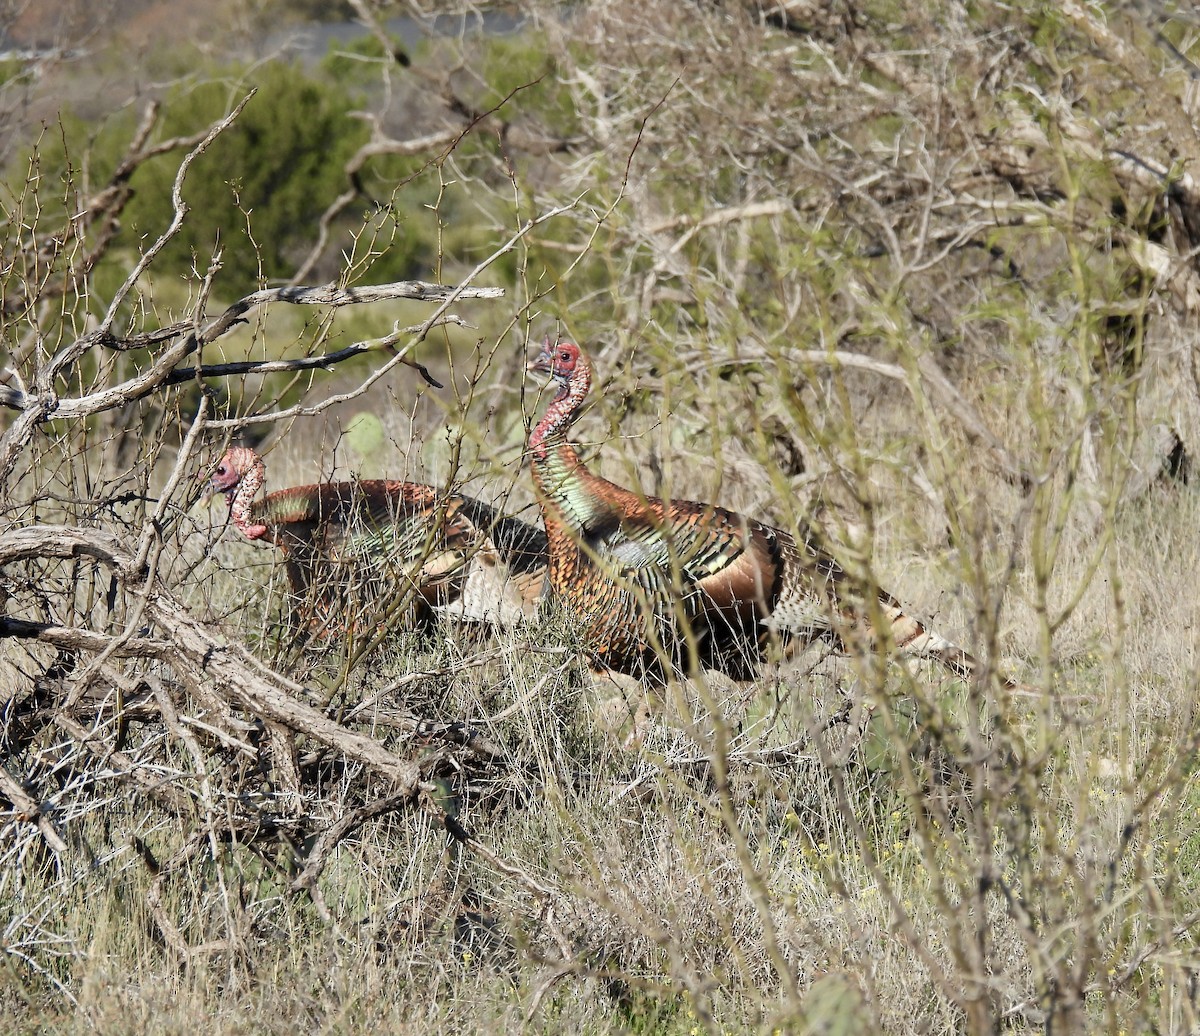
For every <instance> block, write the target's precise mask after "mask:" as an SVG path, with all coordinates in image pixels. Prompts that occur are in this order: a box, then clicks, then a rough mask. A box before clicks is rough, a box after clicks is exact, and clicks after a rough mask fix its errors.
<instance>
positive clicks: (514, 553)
mask: <svg viewBox="0 0 1200 1036" xmlns="http://www.w3.org/2000/svg"><path fill="white" fill-rule="evenodd" d="M265 478H266V467H265V465H264V464H263V460H262V458H261V457H260V456H259V455H258V454H257V453H256V452H255V451H254V450H252V449H250V448H249V447H245V446H235V447H233V448H231V449H229V450H227V451H226V452H225V455H224V456H223V457H222V458H221V460H220V462H219V463H218V464H217V467H216V470H215V471H214V472H213V475H212V477H211V479H210V486H211V488H212V490H213V492H216V493H222V494H224V496H225V498H226V500H227V502H228V504H229V516H230V518H231V519H232V521H233V524H234V525H235V526H237V528H238V529H239V530H240V531H241V533H242V535H244V536H245V537H246V538H247V539H251V540H266V541H268V542H271V543H273V544H275V546H277V547H279V548H280V550H282V551H283V555H284V560H285V563H286V568H287V577H288V582H289V584H290V585H291V593H292V599H293V602H292V603H293V609H292V610H293V614H294V615H295V616H296V617H297V618H298V619H303V620H305V621H306V622H307V624H308V625H309V627H310V628H312V629H320V628H321V627H322V626H324V627H327V628H328V629H330V630H331V631H338V630H340V629H344V628H345V627H346V618H347V617H346V616H345V615H342V616H341V617H339V614H338V613H339V612H343V611H344V610H345V609H346V608H347V607H349V608H355V607H363V606H367V608H368V611H367V612H365V613H364V614H376V615H378V618H379V619H385V618H386V614H379V605H381V604H383V605H385V606H386V604H387V603H388V602H389V600H390V601H395V600H396V599H398V598H400V597H402V596H403V594H404V592H405V591H406V590H407V589H411V590H412V591H413V593H414V595H415V599H416V601H417V602H418V608H419V609H431V610H434V611H437V612H440V613H443V614H447V615H451V616H454V617H456V618H459V619H465V620H474V621H481V622H489V623H492V624H495V625H500V626H511V625H514V624H515V623H517V622H519V621H520V620H521V619H522V618H527V617H529V616H531V615H532V614H533V613H534V611H535V610H536V608H537V603H538V601H539V600H540V598H541V592H542V583H543V579H544V576H545V571H546V537H545V535H544V534H543V533H542V532H541V530H540V529H535V528H533V527H532V526H530V525H527V524H526V523H525V522H522V521H519V520H518V519H516V518H508V517H503V516H501V515H500V514H499V513H498V512H497V511H496V510H495V509H494V508H492V507H490V506H488V505H487V504H485V503H483V502H481V501H479V500H476V499H474V498H472V497H469V496H462V495H458V494H452V495H449V496H447V495H444V494H442V493H441V492H439V490H437V489H435V488H434V487H433V486H426V485H421V484H420V483H416V482H397V481H392V480H362V481H355V482H322V483H318V484H316V485H308V486H293V487H291V488H290V489H281V490H278V491H276V492H274V493H268V494H267V496H266V497H264V498H263V499H261V500H256V499H255V497H256V495H257V494H258V491H259V490H260V489H261V488H262V485H263V482H264V480H265ZM422 559H423V560H422ZM371 607H374V608H375V611H374V612H371V611H370V610H369V609H370V608H371ZM384 612H386V607H385V609H384ZM351 618H353V617H351Z"/></svg>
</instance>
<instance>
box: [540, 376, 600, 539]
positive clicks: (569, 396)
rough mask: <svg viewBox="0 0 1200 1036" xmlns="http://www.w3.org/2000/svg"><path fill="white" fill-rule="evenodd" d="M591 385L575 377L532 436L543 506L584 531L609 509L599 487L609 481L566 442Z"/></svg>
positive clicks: (548, 408)
mask: <svg viewBox="0 0 1200 1036" xmlns="http://www.w3.org/2000/svg"><path fill="white" fill-rule="evenodd" d="M588 387H589V379H588V378H587V377H586V376H583V377H576V378H575V379H573V380H572V382H571V385H570V386H569V388H568V389H567V391H565V392H563V393H561V394H560V395H559V396H557V397H556V398H555V400H554V402H552V403H551V404H550V406H548V407H547V408H546V416H545V417H543V418H542V419H541V421H539V422H538V424H537V426H536V427H535V428H534V430H533V433H532V434H531V435H530V436H529V448H530V451H531V453H532V454H533V461H532V465H531V467H532V471H533V480H534V482H535V483H536V485H537V489H538V495H539V496H540V497H541V500H542V506H543V508H544V509H547V510H550V509H552V510H553V511H554V512H555V514H556V516H557V517H558V518H559V519H560V520H561V521H562V522H563V524H565V525H567V526H570V527H571V528H573V529H577V530H579V531H581V532H587V531H589V529H590V528H591V527H592V526H594V525H596V524H598V523H599V520H600V518H601V517H602V515H603V514H604V512H605V510H606V508H605V506H604V502H603V500H602V499H601V497H600V496H599V495H598V494H597V492H596V490H597V489H598V488H599V486H600V485H601V484H607V483H605V480H604V479H601V478H599V477H598V476H596V475H593V474H592V473H591V472H590V471H588V469H587V467H586V466H585V465H584V463H583V461H582V460H580V459H579V454H578V453H577V452H576V451H575V447H574V446H573V445H572V444H571V443H570V442H568V441H567V429H568V428H569V427H570V426H571V423H572V422H573V421H574V420H575V418H576V417H577V416H578V415H579V408H580V406H582V405H583V399H584V397H585V396H586V395H587V391H588ZM547 531H549V530H547Z"/></svg>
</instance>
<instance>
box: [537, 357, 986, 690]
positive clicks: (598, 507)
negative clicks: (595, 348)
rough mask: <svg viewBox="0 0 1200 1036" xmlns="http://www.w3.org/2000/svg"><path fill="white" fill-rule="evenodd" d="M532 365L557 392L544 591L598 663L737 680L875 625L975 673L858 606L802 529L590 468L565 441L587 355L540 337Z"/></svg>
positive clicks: (894, 604)
mask: <svg viewBox="0 0 1200 1036" xmlns="http://www.w3.org/2000/svg"><path fill="white" fill-rule="evenodd" d="M529 369H530V371H534V372H539V373H544V374H549V375H550V376H551V377H552V378H553V379H554V381H555V382H556V383H557V385H558V391H557V394H556V395H555V397H554V399H553V401H552V402H551V403H550V405H549V406H548V407H547V409H546V414H545V416H544V417H543V418H542V420H541V421H540V422H539V423H538V424H537V425H536V426H535V427H534V429H533V431H532V432H531V434H530V436H529V450H530V453H531V455H532V469H533V478H534V482H535V484H536V487H537V492H538V499H539V503H540V504H541V508H542V515H543V517H544V519H545V523H546V534H547V537H548V539H549V550H550V567H549V572H548V593H549V595H550V596H551V597H552V598H553V599H557V600H558V601H559V602H561V603H562V604H563V605H565V608H566V611H567V612H568V614H569V615H571V616H573V617H574V618H575V619H576V620H577V621H578V623H579V626H580V629H581V633H582V637H583V641H584V643H585V645H586V647H587V649H588V652H589V653H590V655H591V656H592V658H593V660H594V661H595V662H597V663H599V664H600V665H602V666H604V667H607V668H609V669H612V670H616V671H618V672H623V673H627V674H631V675H639V676H640V675H655V674H657V675H658V676H662V675H664V674H665V673H666V672H667V671H669V670H671V669H680V668H683V669H688V668H691V665H692V663H693V662H694V663H697V664H699V665H701V666H703V667H705V668H711V669H718V670H721V671H722V672H724V673H726V674H727V675H729V676H732V677H735V678H739V679H742V678H746V677H748V676H750V675H751V674H752V673H753V671H754V666H755V665H756V663H758V662H760V661H761V660H762V659H763V657H764V651H765V649H766V648H767V646H768V644H769V643H770V641H771V639H772V636H775V637H777V638H778V639H779V641H780V642H781V643H782V644H783V645H784V646H786V647H789V648H802V647H804V646H807V645H808V644H810V643H812V642H813V641H815V640H817V639H820V638H829V639H832V640H833V641H834V642H835V643H836V644H838V646H840V647H841V648H842V649H843V650H846V649H848V648H849V647H851V646H857V645H864V646H865V645H870V644H873V643H874V642H875V641H876V640H877V639H878V638H877V637H876V633H875V630H874V629H873V628H872V623H873V622H880V623H887V624H888V625H889V627H890V628H889V629H888V631H887V639H888V640H889V641H890V642H891V643H892V644H894V646H895V647H896V648H897V649H898V650H900V651H902V652H905V653H907V654H912V655H918V656H922V657H925V658H931V659H936V660H937V661H938V662H940V663H941V664H942V665H944V666H946V667H947V668H948V669H950V670H951V671H952V672H954V673H956V674H958V675H960V676H964V677H966V676H970V675H972V674H973V673H975V672H976V671H977V670H978V663H977V662H976V660H975V659H974V658H973V657H972V656H971V655H969V654H968V653H967V652H965V651H963V650H962V649H961V648H958V647H956V646H955V645H953V644H951V643H950V642H949V641H948V640H946V639H944V638H943V637H941V636H939V635H938V634H937V633H935V632H933V631H932V630H930V629H927V628H926V627H925V626H923V625H922V624H921V623H920V622H918V621H917V620H916V619H914V618H912V617H911V616H909V615H908V614H906V613H905V611H904V610H903V608H902V607H901V605H900V603H899V602H898V601H897V600H896V599H895V598H894V597H892V595H891V594H889V593H886V592H883V591H880V592H879V593H878V606H877V607H873V606H868V604H867V602H866V601H864V600H863V598H862V595H861V592H859V591H857V589H856V585H855V582H854V580H852V579H851V578H850V577H848V576H847V574H846V572H845V571H844V570H843V569H842V567H841V566H840V565H839V564H838V562H837V561H836V560H835V559H834V558H833V557H832V556H831V555H830V554H828V553H827V552H826V551H824V550H823V549H822V548H821V547H820V546H818V545H817V543H816V542H815V540H814V536H813V535H812V533H811V531H810V530H808V529H806V528H801V530H800V533H801V539H800V540H799V541H797V540H796V538H794V537H793V536H791V535H790V534H789V533H787V532H784V531H783V530H782V529H777V528H773V527H772V526H770V525H765V524H764V523H762V522H758V521H755V520H754V519H753V518H747V517H745V516H744V515H740V514H736V513H734V512H732V511H727V510H725V509H724V508H722V507H715V506H713V505H712V504H703V503H694V502H692V501H688V500H660V499H657V498H655V497H649V496H643V495H641V494H639V493H632V492H630V491H629V490H627V489H623V488H621V487H620V486H618V485H615V484H614V483H612V482H609V481H608V480H607V479H604V478H601V477H599V476H598V475H594V474H593V473H592V472H590V471H588V469H587V468H586V467H585V466H584V464H583V462H582V461H581V460H580V458H579V455H578V453H576V451H575V447H574V446H572V445H571V443H570V442H568V441H567V429H568V428H569V427H570V425H571V423H572V422H573V421H574V420H575V418H576V416H578V413H579V409H580V407H581V406H582V404H583V401H584V398H585V397H586V396H587V394H588V390H589V388H590V387H591V380H592V374H591V367H590V365H589V363H588V360H587V357H586V356H584V355H583V353H582V352H581V351H580V349H579V347H578V346H577V345H574V344H573V343H571V342H559V343H558V344H556V345H553V346H551V344H550V342H549V341H548V340H547V342H546V343H545V345H544V346H543V348H542V351H541V353H540V355H538V357H537V358H536V359H535V360H533V362H531V363H530V365H529ZM664 662H666V663H667V664H666V665H664Z"/></svg>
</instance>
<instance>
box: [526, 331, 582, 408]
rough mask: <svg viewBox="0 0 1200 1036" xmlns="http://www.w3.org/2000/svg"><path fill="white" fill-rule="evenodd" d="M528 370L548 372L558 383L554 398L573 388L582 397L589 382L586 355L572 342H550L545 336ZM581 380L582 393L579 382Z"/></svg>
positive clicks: (538, 372)
mask: <svg viewBox="0 0 1200 1036" xmlns="http://www.w3.org/2000/svg"><path fill="white" fill-rule="evenodd" d="M529 370H530V371H531V372H533V373H535V374H549V375H550V377H552V378H553V379H554V380H555V382H557V383H558V392H557V393H556V394H555V396H554V398H555V399H556V400H558V399H562V398H563V396H565V395H566V394H567V393H568V392H571V391H572V389H573V388H574V389H575V390H576V393H575V394H577V395H579V396H580V398H582V395H586V393H587V386H588V385H590V384H591V369H590V367H589V366H588V361H587V357H586V356H584V355H583V353H582V352H581V351H580V349H579V346H577V345H576V344H575V343H574V342H558V343H555V344H553V345H552V344H551V342H550V339H549V338H547V339H546V340H545V341H544V342H543V343H542V351H541V352H540V353H538V354H537V356H536V357H535V358H534V359H533V360H532V361H531V362H530V364H529ZM581 381H582V382H583V390H582V393H580V392H579V384H580V382H581Z"/></svg>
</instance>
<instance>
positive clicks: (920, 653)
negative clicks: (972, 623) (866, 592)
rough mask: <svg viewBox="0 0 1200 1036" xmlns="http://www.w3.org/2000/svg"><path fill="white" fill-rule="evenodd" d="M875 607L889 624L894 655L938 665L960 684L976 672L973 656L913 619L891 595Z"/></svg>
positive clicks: (882, 599)
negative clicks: (915, 658) (914, 657)
mask: <svg viewBox="0 0 1200 1036" xmlns="http://www.w3.org/2000/svg"><path fill="white" fill-rule="evenodd" d="M879 605H880V609H881V610H882V612H883V615H884V618H885V619H887V621H888V622H889V623H890V624H891V632H892V642H893V643H894V644H895V645H896V650H897V651H898V652H900V653H901V654H903V655H914V656H916V657H917V658H928V659H931V660H932V661H934V662H940V663H941V664H942V665H944V666H945V667H946V668H947V669H949V670H950V671H951V672H952V673H954V674H955V675H957V676H960V677H962V678H963V679H964V680H969V679H970V678H971V677H973V676H975V675H976V674H977V673H978V672H979V669H980V666H979V660H978V659H977V658H976V657H975V656H974V655H972V654H971V653H970V652H969V651H964V650H963V649H962V648H960V647H959V646H958V645H957V644H954V643H951V642H950V641H949V640H947V639H946V638H945V637H943V636H942V635H941V634H940V633H937V632H935V631H934V630H931V629H929V627H927V626H926V625H925V624H924V623H922V622H920V621H919V620H918V619H914V618H913V617H912V616H911V615H909V614H908V613H907V612H906V611H904V609H903V608H901V607H900V604H899V602H898V601H896V600H895V599H894V598H892V597H891V595H889V594H881V595H880V598H879Z"/></svg>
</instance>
